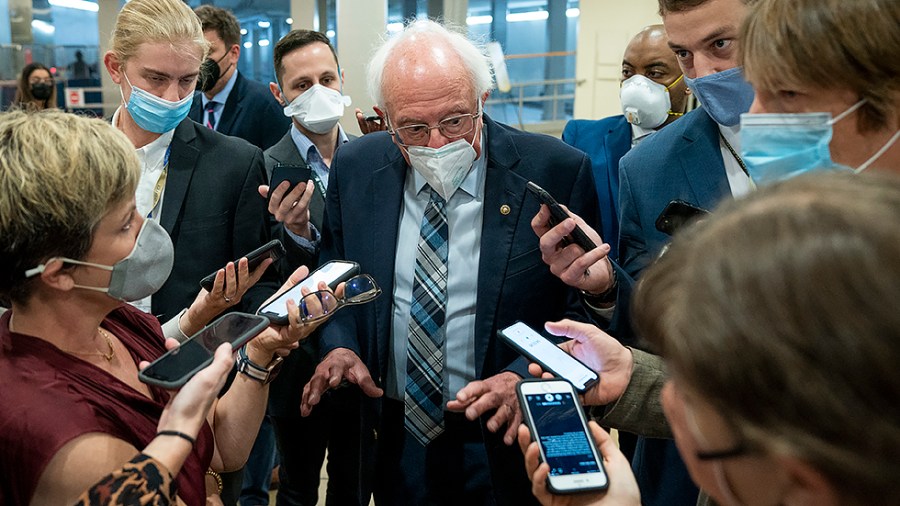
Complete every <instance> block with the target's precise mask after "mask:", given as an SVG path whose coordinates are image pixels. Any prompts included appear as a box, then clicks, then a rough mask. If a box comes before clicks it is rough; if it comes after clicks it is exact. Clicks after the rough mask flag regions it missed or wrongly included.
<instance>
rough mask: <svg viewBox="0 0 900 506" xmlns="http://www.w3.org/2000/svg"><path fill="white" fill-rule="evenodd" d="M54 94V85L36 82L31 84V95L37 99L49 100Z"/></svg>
mask: <svg viewBox="0 0 900 506" xmlns="http://www.w3.org/2000/svg"><path fill="white" fill-rule="evenodd" d="M51 94H53V85H52V84H47V83H34V84H32V85H31V96H32V97H34V98H35V99H37V100H47V99H48V98H50V95H51Z"/></svg>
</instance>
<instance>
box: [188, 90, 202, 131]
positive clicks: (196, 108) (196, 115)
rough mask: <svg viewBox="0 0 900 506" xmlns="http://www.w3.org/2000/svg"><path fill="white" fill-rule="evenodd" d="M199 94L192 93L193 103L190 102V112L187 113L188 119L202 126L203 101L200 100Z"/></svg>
mask: <svg viewBox="0 0 900 506" xmlns="http://www.w3.org/2000/svg"><path fill="white" fill-rule="evenodd" d="M200 97H201V93H200V92H199V91H197V92H194V101H193V102H191V110H190V112H189V113H188V118H191V119H192V120H194V121H196V122H197V123H200V124H201V125H202V124H203V99H202V98H200Z"/></svg>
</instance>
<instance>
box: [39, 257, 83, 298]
mask: <svg viewBox="0 0 900 506" xmlns="http://www.w3.org/2000/svg"><path fill="white" fill-rule="evenodd" d="M65 266H66V264H65V263H64V262H63V261H62V260H60V259H58V258H51V259H50V260H47V261H46V262H45V263H44V271H43V272H41V274H40V278H41V281H43V282H44V284H45V285H47V286H49V287H51V288H55V289H57V290H62V291H68V290H71V289H73V288H75V279H74V278H72V274H71V269H66V268H65Z"/></svg>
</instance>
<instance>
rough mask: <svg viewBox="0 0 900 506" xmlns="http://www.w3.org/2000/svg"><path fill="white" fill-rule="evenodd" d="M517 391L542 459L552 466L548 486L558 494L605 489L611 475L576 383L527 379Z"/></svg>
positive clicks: (518, 386)
mask: <svg viewBox="0 0 900 506" xmlns="http://www.w3.org/2000/svg"><path fill="white" fill-rule="evenodd" d="M516 392H517V394H518V396H519V404H520V405H521V407H522V413H523V414H524V417H525V423H526V424H527V425H528V429H529V430H530V431H531V438H532V439H533V440H534V441H537V442H538V447H539V448H540V451H541V460H543V461H544V462H546V463H547V464H548V465H549V466H550V475H549V476H547V488H548V489H550V491H551V492H553V493H555V494H574V493H578V492H587V491H591V490H605V489H606V488H607V487H608V486H609V478H608V477H607V475H606V470H605V469H604V468H603V459H602V458H601V457H600V453H599V452H598V450H597V446H596V445H595V444H594V438H593V437H592V436H591V433H590V431H589V430H588V426H587V419H586V418H585V416H584V408H582V407H581V403H580V402H579V401H578V395H577V394H576V393H575V389H574V388H573V387H572V384H571V383H569V382H568V381H566V380H557V379H553V380H539V379H532V380H523V381H520V382H519V384H518V385H516Z"/></svg>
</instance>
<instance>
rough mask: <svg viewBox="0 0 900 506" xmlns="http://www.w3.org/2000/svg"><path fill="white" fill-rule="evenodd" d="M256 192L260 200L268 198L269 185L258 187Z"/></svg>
mask: <svg viewBox="0 0 900 506" xmlns="http://www.w3.org/2000/svg"><path fill="white" fill-rule="evenodd" d="M256 191H258V192H259V196H260V197H262V198H268V197H269V185H267V184H261V185H259V188H257V189H256Z"/></svg>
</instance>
